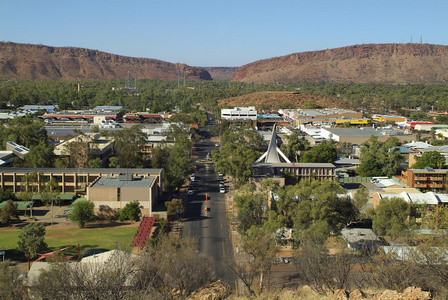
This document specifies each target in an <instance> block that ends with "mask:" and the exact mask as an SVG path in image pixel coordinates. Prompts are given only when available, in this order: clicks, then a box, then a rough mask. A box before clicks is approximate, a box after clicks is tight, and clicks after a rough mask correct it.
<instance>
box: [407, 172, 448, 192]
mask: <svg viewBox="0 0 448 300" xmlns="http://www.w3.org/2000/svg"><path fill="white" fill-rule="evenodd" d="M447 171H448V170H447V169H433V168H430V167H427V168H425V169H407V170H405V171H402V173H401V180H402V181H403V182H404V183H406V184H407V185H408V186H409V187H413V188H418V189H419V190H423V191H432V192H435V193H442V192H444V191H445V190H446V187H445V186H446V173H447Z"/></svg>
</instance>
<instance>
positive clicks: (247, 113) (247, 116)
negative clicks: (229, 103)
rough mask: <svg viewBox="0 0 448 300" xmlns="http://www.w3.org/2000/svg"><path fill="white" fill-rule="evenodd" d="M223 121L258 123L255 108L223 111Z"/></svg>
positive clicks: (225, 109) (236, 108)
mask: <svg viewBox="0 0 448 300" xmlns="http://www.w3.org/2000/svg"><path fill="white" fill-rule="evenodd" d="M221 119H223V120H228V121H253V122H255V121H257V110H256V109H255V106H249V107H235V108H224V109H221Z"/></svg>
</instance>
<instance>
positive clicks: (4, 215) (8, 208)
mask: <svg viewBox="0 0 448 300" xmlns="http://www.w3.org/2000/svg"><path fill="white" fill-rule="evenodd" d="M17 206H18V204H17V203H14V202H13V201H12V200H7V203H6V205H5V206H3V208H2V209H0V222H2V223H4V224H11V222H12V221H13V220H16V219H19V211H18V210H17Z"/></svg>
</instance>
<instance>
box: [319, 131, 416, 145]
mask: <svg viewBox="0 0 448 300" xmlns="http://www.w3.org/2000/svg"><path fill="white" fill-rule="evenodd" d="M372 135H373V136H376V137H378V140H379V141H380V142H385V141H386V140H387V139H388V138H390V137H396V138H397V139H399V140H400V141H411V140H416V138H415V137H416V135H415V134H406V133H405V132H403V131H399V130H395V129H392V128H321V130H320V136H322V137H323V138H325V139H330V138H331V139H333V140H335V141H337V142H341V143H343V142H348V143H352V144H358V145H360V144H362V143H364V142H366V141H368V140H369V138H370V137H371V136H372Z"/></svg>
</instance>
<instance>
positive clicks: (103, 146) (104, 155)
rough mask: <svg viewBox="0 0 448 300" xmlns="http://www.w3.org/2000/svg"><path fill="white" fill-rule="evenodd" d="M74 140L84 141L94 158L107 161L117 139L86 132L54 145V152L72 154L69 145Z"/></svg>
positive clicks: (59, 154) (61, 154)
mask: <svg viewBox="0 0 448 300" xmlns="http://www.w3.org/2000/svg"><path fill="white" fill-rule="evenodd" d="M73 142H84V143H87V144H88V147H89V149H90V151H91V154H92V157H93V158H100V159H101V161H103V162H105V161H106V160H107V159H108V158H109V157H111V156H112V150H113V146H114V144H115V140H113V139H107V138H105V137H101V136H100V134H99V133H84V134H81V135H78V136H75V137H72V138H70V139H68V140H65V141H63V142H62V143H60V144H58V145H56V146H55V147H54V150H53V153H54V154H55V155H57V156H65V155H70V151H69V150H68V149H69V146H70V144H71V143H73Z"/></svg>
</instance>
